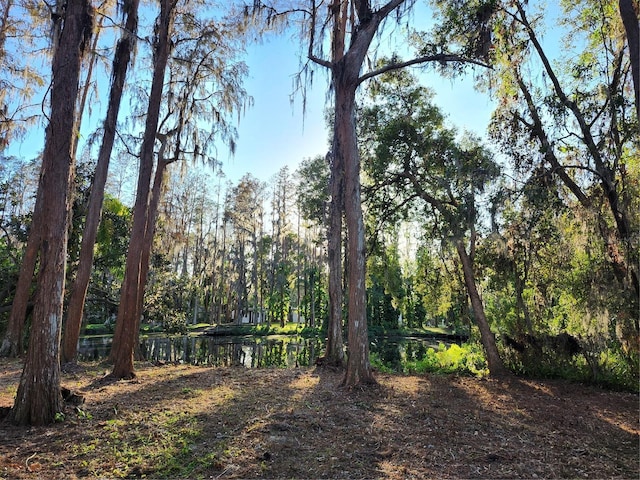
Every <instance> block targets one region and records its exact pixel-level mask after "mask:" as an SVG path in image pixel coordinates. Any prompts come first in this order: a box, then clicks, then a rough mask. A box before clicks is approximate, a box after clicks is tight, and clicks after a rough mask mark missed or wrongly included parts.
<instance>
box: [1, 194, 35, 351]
mask: <svg viewBox="0 0 640 480" xmlns="http://www.w3.org/2000/svg"><path fill="white" fill-rule="evenodd" d="M41 195H42V192H40V191H38V194H37V196H36V205H35V208H34V211H33V217H32V220H31V223H32V225H33V226H36V225H40V224H41V223H42V213H41V212H40V211H41V210H42V203H43V202H42V199H41V198H40V197H41ZM39 234H40V232H39V231H38V229H37V228H33V227H32V229H31V232H30V233H29V238H28V239H27V247H26V249H25V252H24V256H23V257H22V265H21V266H20V274H19V275H18V283H17V285H16V293H15V295H14V297H13V303H12V304H11V313H10V314H9V321H8V323H7V330H6V332H5V336H4V338H3V339H2V345H0V356H3V357H17V356H20V355H22V353H23V348H22V344H23V331H24V323H25V317H26V314H27V305H28V303H29V297H30V295H31V285H32V282H33V273H34V271H35V268H36V262H37V260H38V250H39V249H40V237H39Z"/></svg>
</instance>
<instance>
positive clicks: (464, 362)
mask: <svg viewBox="0 0 640 480" xmlns="http://www.w3.org/2000/svg"><path fill="white" fill-rule="evenodd" d="M404 369H405V371H406V372H408V373H426V372H431V373H442V374H451V373H457V374H462V375H474V376H486V375H488V374H489V369H488V367H487V363H486V360H485V358H484V354H483V353H482V348H481V347H480V345H478V344H476V343H465V344H463V345H457V344H455V343H454V344H453V345H451V346H450V347H449V348H447V347H446V346H445V345H444V344H442V343H441V344H440V346H439V347H438V349H437V350H435V349H433V348H429V349H428V350H427V351H426V353H425V356H424V357H423V358H422V359H420V360H415V361H409V362H407V364H406V365H405V366H404Z"/></svg>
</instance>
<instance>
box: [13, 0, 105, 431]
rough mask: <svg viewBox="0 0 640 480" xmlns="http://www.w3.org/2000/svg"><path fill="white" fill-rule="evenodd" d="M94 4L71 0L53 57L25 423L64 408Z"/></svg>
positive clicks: (21, 402)
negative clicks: (82, 104)
mask: <svg viewBox="0 0 640 480" xmlns="http://www.w3.org/2000/svg"><path fill="white" fill-rule="evenodd" d="M92 13H93V12H92V9H91V6H90V4H89V2H88V1H87V0H69V1H68V2H67V5H66V11H65V16H64V26H63V29H62V32H61V36H60V44H59V48H57V49H56V52H55V54H54V57H53V65H52V87H51V115H50V118H51V120H50V123H49V126H48V127H47V132H46V141H45V147H44V152H43V158H42V170H41V174H40V185H39V187H38V188H39V191H40V192H42V193H41V195H38V198H37V200H39V201H40V203H41V205H40V206H37V207H36V211H38V212H40V215H39V219H38V220H41V221H40V222H39V223H37V224H34V226H33V228H34V230H33V231H32V235H35V238H36V239H37V242H38V251H39V253H40V256H39V258H40V268H39V273H38V289H37V292H36V295H35V303H34V311H33V321H32V324H31V332H30V338H29V350H28V352H27V357H26V359H25V365H24V369H23V372H22V376H21V378H20V384H19V386H18V391H17V393H16V399H15V403H14V406H13V409H12V411H11V414H10V418H11V420H12V421H13V422H14V423H16V424H19V425H28V424H30V425H42V424H47V423H52V422H53V421H54V420H55V416H56V414H57V413H58V412H60V411H61V410H62V396H61V394H60V359H59V353H60V350H59V349H60V331H61V324H62V305H63V296H64V284H65V267H66V256H67V235H68V229H67V222H68V218H69V208H70V187H71V184H72V176H73V151H72V150H73V137H74V133H75V126H76V125H75V115H74V114H75V112H74V106H75V99H76V98H77V95H78V83H79V76H80V65H81V60H82V56H83V54H84V51H85V46H86V43H87V41H88V40H89V37H90V35H91V29H92V21H93V18H92Z"/></svg>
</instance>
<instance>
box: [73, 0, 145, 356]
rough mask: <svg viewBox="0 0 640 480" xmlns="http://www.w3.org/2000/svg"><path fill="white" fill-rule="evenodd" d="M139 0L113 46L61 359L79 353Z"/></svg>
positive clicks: (133, 1)
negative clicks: (106, 101) (108, 89)
mask: <svg viewBox="0 0 640 480" xmlns="http://www.w3.org/2000/svg"><path fill="white" fill-rule="evenodd" d="M138 3H139V2H138V0H131V1H130V2H128V4H127V5H128V6H127V8H128V10H127V12H126V14H127V19H126V22H125V30H124V33H123V36H122V38H121V39H120V40H119V42H118V45H117V47H116V53H115V55H114V58H113V69H112V77H111V78H112V81H111V92H110V95H109V106H108V109H107V116H106V118H105V121H104V135H103V137H102V144H101V146H100V152H99V154H98V161H97V164H96V171H95V175H94V179H93V184H92V186H91V194H90V196H89V206H88V211H87V218H86V223H85V226H84V231H83V235H82V243H81V246H80V260H79V265H78V272H77V273H76V278H75V281H74V284H73V287H72V290H71V296H70V298H69V306H68V308H67V316H66V321H65V325H64V337H63V344H62V362H63V363H67V362H75V360H76V357H77V355H78V338H79V337H80V329H81V326H82V315H83V311H84V304H85V299H86V296H87V288H88V286H89V280H90V278H91V268H92V266H93V254H94V245H95V242H96V236H97V233H98V224H99V223H100V218H101V216H102V203H103V200H104V186H105V184H106V181H107V174H108V171H109V160H110V158H111V151H112V149H113V143H114V140H115V134H116V124H117V121H118V112H119V111H120V102H121V99H122V92H123V90H124V85H125V80H126V76H127V70H128V68H129V62H130V59H131V53H132V51H133V48H134V46H135V35H136V32H137V29H138Z"/></svg>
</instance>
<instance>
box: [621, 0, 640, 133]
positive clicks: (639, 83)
mask: <svg viewBox="0 0 640 480" xmlns="http://www.w3.org/2000/svg"><path fill="white" fill-rule="evenodd" d="M618 7H619V10H620V18H622V24H623V25H624V31H625V34H626V36H627V45H628V46H629V58H630V60H631V76H632V78H633V93H634V97H635V101H636V116H637V118H638V121H639V122H640V21H639V20H638V17H639V16H640V11H638V8H639V7H638V2H637V1H636V2H634V0H619V1H618Z"/></svg>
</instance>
